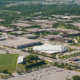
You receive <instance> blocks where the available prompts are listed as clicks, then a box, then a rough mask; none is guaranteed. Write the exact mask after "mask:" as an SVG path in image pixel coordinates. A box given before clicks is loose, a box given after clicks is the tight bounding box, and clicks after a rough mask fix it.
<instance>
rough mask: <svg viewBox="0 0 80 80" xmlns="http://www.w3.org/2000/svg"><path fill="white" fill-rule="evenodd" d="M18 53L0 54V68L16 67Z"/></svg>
mask: <svg viewBox="0 0 80 80" xmlns="http://www.w3.org/2000/svg"><path fill="white" fill-rule="evenodd" d="M18 56H19V55H18V54H0V69H1V70H3V69H8V70H9V69H16V66H17V58H18Z"/></svg>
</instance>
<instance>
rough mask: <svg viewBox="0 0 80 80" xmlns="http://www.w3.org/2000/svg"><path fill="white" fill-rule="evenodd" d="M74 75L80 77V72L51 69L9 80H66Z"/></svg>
mask: <svg viewBox="0 0 80 80" xmlns="http://www.w3.org/2000/svg"><path fill="white" fill-rule="evenodd" d="M73 75H80V72H76V71H70V70H64V69H61V68H56V67H49V68H44V69H39V70H37V71H33V72H30V73H26V74H23V75H18V76H16V77H14V78H10V79H8V80H66V79H71V77H72V76H73Z"/></svg>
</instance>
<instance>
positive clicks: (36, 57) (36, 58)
mask: <svg viewBox="0 0 80 80" xmlns="http://www.w3.org/2000/svg"><path fill="white" fill-rule="evenodd" d="M34 57H35V61H36V63H37V60H38V59H39V58H38V56H37V55H35V56H34Z"/></svg>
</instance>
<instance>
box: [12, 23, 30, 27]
mask: <svg viewBox="0 0 80 80" xmlns="http://www.w3.org/2000/svg"><path fill="white" fill-rule="evenodd" d="M11 25H15V26H21V27H30V26H31V25H30V24H25V23H14V24H11Z"/></svg>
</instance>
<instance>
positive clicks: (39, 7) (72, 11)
mask: <svg viewBox="0 0 80 80" xmlns="http://www.w3.org/2000/svg"><path fill="white" fill-rule="evenodd" d="M55 8H56V9H55ZM79 9H80V6H79V5H77V4H68V5H67V4H61V5H58V4H53V5H43V4H36V5H35V4H31V5H23V4H20V5H16V6H11V7H7V8H6V7H5V8H4V10H11V11H19V12H21V14H20V15H23V16H31V17H32V16H35V15H36V14H35V13H37V12H42V13H41V15H43V16H50V15H51V14H59V15H60V14H61V15H64V14H66V13H68V14H69V15H79V13H80V10H79ZM39 15H40V14H39ZM37 16H38V14H37Z"/></svg>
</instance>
